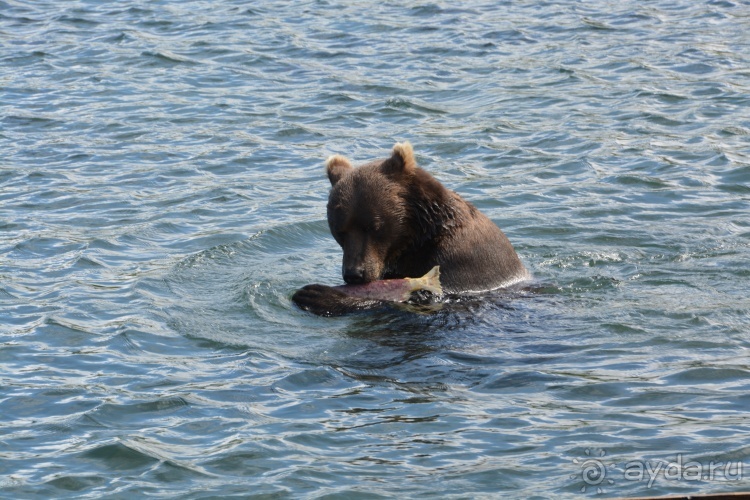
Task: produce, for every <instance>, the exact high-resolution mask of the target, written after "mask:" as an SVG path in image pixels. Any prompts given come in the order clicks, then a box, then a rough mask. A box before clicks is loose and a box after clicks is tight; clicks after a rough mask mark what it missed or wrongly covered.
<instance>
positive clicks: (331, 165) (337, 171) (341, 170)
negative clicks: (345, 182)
mask: <svg viewBox="0 0 750 500" xmlns="http://www.w3.org/2000/svg"><path fill="white" fill-rule="evenodd" d="M350 170H352V164H351V163H349V160H347V159H346V158H345V157H343V156H341V155H333V156H331V157H330V158H328V159H327V160H326V173H327V174H328V180H329V181H331V186H335V185H336V183H337V182H338V181H340V180H341V178H342V177H343V176H344V175H345V174H346V173H347V172H349V171H350Z"/></svg>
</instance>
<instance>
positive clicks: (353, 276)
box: [344, 267, 365, 285]
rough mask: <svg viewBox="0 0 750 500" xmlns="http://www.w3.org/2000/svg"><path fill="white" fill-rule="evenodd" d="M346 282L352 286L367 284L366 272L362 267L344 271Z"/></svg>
mask: <svg viewBox="0 0 750 500" xmlns="http://www.w3.org/2000/svg"><path fill="white" fill-rule="evenodd" d="M344 281H345V282H346V283H348V284H350V285H359V284H362V283H364V282H365V270H364V269H363V268H361V267H350V268H346V269H344Z"/></svg>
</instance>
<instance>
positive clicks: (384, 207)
mask: <svg viewBox="0 0 750 500" xmlns="http://www.w3.org/2000/svg"><path fill="white" fill-rule="evenodd" d="M326 172H327V174H328V179H329V180H330V182H331V186H332V188H331V192H330V194H329V198H328V225H329V227H330V229H331V234H333V237H334V238H335V239H336V241H337V242H338V243H339V245H341V248H342V249H343V251H344V257H343V264H342V275H343V278H344V281H346V282H347V283H350V284H354V283H367V282H370V281H376V280H380V279H391V278H407V277H408V278H413V277H421V276H423V275H424V274H425V273H427V272H428V271H429V270H430V269H432V268H433V267H434V266H440V274H441V280H440V281H441V283H442V285H443V290H444V292H445V293H448V294H461V293H467V292H482V291H488V290H493V289H496V288H501V287H506V286H509V285H512V284H514V283H517V282H519V281H522V280H524V279H527V278H528V277H529V273H528V271H527V270H526V268H525V267H524V265H523V264H522V263H521V260H520V259H519V258H518V255H517V254H516V251H515V250H514V249H513V246H512V245H511V244H510V241H508V238H507V237H506V236H505V235H504V234H503V232H502V231H501V230H500V229H499V228H498V227H497V226H496V225H495V224H494V223H493V222H492V221H491V220H489V219H488V218H487V217H486V216H485V215H484V214H482V213H481V212H480V211H479V210H477V209H476V208H475V207H474V206H473V205H472V204H471V203H468V202H466V201H464V200H463V199H462V198H461V197H460V196H459V195H458V194H456V193H454V192H453V191H449V190H448V189H446V188H445V187H443V185H442V184H440V182H438V181H437V180H436V179H435V178H434V177H433V176H432V175H430V174H429V173H428V172H426V171H425V170H423V169H421V168H420V167H418V166H417V162H416V159H415V157H414V150H413V149H412V146H411V144H409V143H408V142H404V143H399V144H396V145H395V146H394V147H393V151H392V154H391V156H390V158H387V159H385V160H376V161H372V162H370V163H366V164H364V165H362V166H360V167H357V168H354V167H353V166H352V164H351V163H350V162H349V160H347V159H346V158H345V157H343V156H341V155H335V156H332V157H330V158H329V159H328V161H326ZM292 299H293V300H294V302H295V303H296V304H297V305H298V306H300V307H301V308H302V309H305V310H309V311H311V312H314V313H316V314H322V315H338V314H344V313H346V312H349V311H353V310H359V309H368V308H372V307H377V306H378V305H379V304H378V301H362V300H361V299H356V298H352V297H349V296H346V295H344V294H343V293H341V292H339V291H338V290H335V289H333V288H331V287H327V286H324V285H308V286H306V287H304V288H302V289H301V290H298V291H297V292H296V293H295V294H294V296H293V297H292Z"/></svg>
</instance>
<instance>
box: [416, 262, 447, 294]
mask: <svg viewBox="0 0 750 500" xmlns="http://www.w3.org/2000/svg"><path fill="white" fill-rule="evenodd" d="M419 281H420V282H421V283H420V285H421V288H423V289H424V290H427V291H429V292H432V293H434V294H435V295H443V287H442V286H441V285H440V266H435V267H433V268H432V269H430V271H429V272H428V273H427V274H425V275H424V276H422V277H421V278H420V280H419Z"/></svg>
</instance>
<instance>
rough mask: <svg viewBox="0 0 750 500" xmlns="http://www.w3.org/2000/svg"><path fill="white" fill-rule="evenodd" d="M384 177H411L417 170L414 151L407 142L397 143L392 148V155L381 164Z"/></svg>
mask: <svg viewBox="0 0 750 500" xmlns="http://www.w3.org/2000/svg"><path fill="white" fill-rule="evenodd" d="M381 168H382V169H383V172H384V173H385V174H386V175H390V176H394V177H401V176H403V175H411V174H413V173H414V171H415V170H416V169H417V160H416V159H414V149H413V148H412V147H411V144H409V142H408V141H407V142H399V143H396V145H395V146H393V154H392V155H391V157H390V158H388V159H387V160H385V162H383V166H382V167H381Z"/></svg>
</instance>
